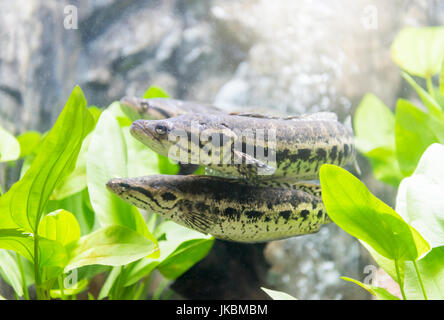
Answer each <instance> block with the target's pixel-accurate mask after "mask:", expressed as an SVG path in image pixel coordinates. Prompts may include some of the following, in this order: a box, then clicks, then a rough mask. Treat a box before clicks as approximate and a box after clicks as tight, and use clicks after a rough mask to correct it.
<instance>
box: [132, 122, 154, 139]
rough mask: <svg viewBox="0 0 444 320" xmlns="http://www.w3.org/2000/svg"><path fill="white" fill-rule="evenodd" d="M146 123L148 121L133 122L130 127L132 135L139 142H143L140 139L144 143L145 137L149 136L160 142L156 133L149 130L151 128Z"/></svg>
mask: <svg viewBox="0 0 444 320" xmlns="http://www.w3.org/2000/svg"><path fill="white" fill-rule="evenodd" d="M146 121H147V120H136V121H133V123H131V127H130V132H131V134H132V135H133V136H134V137H136V138H137V139H138V140H141V139H140V138H142V141H143V136H149V137H151V138H154V139H156V140H158V139H157V137H156V135H155V134H154V132H153V131H152V130H151V129H150V128H149V126H146V125H145V123H146Z"/></svg>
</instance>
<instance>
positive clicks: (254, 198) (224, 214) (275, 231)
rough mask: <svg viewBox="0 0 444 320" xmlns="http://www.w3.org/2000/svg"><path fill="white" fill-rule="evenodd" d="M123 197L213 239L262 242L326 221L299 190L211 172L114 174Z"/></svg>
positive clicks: (113, 183)
mask: <svg viewBox="0 0 444 320" xmlns="http://www.w3.org/2000/svg"><path fill="white" fill-rule="evenodd" d="M107 187H108V189H109V190H110V191H111V192H113V193H115V194H116V195H117V196H119V197H120V198H122V199H123V200H125V201H127V202H129V203H131V204H133V205H135V206H137V207H139V208H143V209H146V210H148V211H151V212H155V213H158V214H160V215H162V216H163V217H165V218H167V219H171V220H173V221H175V222H176V223H178V224H181V225H183V226H185V227H188V228H192V229H194V230H197V231H200V232H203V233H207V234H211V235H212V236H214V237H215V238H219V239H223V240H231V241H237V242H264V241H271V240H277V239H284V238H288V237H294V236H298V235H303V234H309V233H315V232H317V231H319V229H320V227H321V226H322V225H323V224H328V223H330V222H331V220H330V219H329V217H328V216H327V214H326V212H325V208H324V206H323V203H322V200H321V199H320V198H319V197H316V196H314V195H312V194H310V193H307V192H304V191H302V190H294V189H287V188H279V187H265V186H253V185H250V184H246V183H244V182H242V181H241V180H239V179H227V178H221V177H212V176H193V175H192V176H177V175H153V176H146V177H138V178H118V179H117V178H116V179H112V180H110V181H109V182H108V183H107Z"/></svg>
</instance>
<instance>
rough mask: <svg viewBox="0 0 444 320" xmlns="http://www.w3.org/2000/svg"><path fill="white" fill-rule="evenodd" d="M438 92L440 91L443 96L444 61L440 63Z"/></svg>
mask: <svg viewBox="0 0 444 320" xmlns="http://www.w3.org/2000/svg"><path fill="white" fill-rule="evenodd" d="M439 90H440V91H441V94H442V95H443V96H444V60H443V61H442V67H441V74H440V76H439ZM443 109H444V106H443Z"/></svg>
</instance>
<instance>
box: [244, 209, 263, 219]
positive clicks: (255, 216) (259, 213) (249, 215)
mask: <svg viewBox="0 0 444 320" xmlns="http://www.w3.org/2000/svg"><path fill="white" fill-rule="evenodd" d="M244 214H245V215H246V216H247V218H248V219H259V218H260V217H262V215H263V214H264V213H263V212H262V211H256V210H249V211H244Z"/></svg>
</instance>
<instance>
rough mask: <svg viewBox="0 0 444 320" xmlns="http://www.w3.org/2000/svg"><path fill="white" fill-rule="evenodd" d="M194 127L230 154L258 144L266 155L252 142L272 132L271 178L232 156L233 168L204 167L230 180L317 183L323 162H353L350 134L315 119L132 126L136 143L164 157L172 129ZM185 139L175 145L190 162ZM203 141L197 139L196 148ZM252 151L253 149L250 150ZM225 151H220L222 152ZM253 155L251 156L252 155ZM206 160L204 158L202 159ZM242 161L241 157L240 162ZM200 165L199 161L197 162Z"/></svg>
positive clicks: (189, 118) (226, 118) (188, 117)
mask: <svg viewBox="0 0 444 320" xmlns="http://www.w3.org/2000/svg"><path fill="white" fill-rule="evenodd" d="M196 124H198V130H199V132H203V131H210V132H215V133H218V134H220V141H224V139H225V140H226V141H230V143H229V144H227V146H226V147H225V148H227V149H229V150H228V152H229V153H230V152H231V153H233V150H232V147H233V142H235V141H240V143H241V144H242V151H243V152H244V153H245V152H246V150H249V148H250V150H256V149H255V148H257V147H258V146H260V147H263V148H265V150H266V151H265V154H267V152H269V150H268V145H267V144H266V143H265V145H263V144H262V145H260V144H259V143H257V141H256V140H255V139H256V138H255V136H256V133H257V132H258V131H261V130H262V131H263V130H270V129H274V130H275V132H276V148H275V152H276V163H275V164H271V166H275V168H276V170H275V171H274V173H273V174H272V175H258V173H257V172H258V171H257V169H258V168H257V167H256V166H255V165H254V164H246V163H245V162H244V164H239V165H236V164H234V162H233V161H234V158H235V156H236V155H233V154H232V162H231V164H227V165H225V164H211V163H210V164H208V163H205V166H206V167H208V168H211V169H213V170H216V171H219V172H222V173H224V174H226V175H228V176H232V177H241V178H245V179H246V180H248V181H254V182H256V181H258V180H262V179H275V178H282V177H285V178H290V179H294V180H311V179H317V176H318V173H319V170H320V167H321V166H322V164H325V163H329V164H335V165H338V166H344V165H345V164H347V163H349V162H351V161H352V160H354V157H355V146H354V137H353V134H352V132H351V130H348V129H346V128H345V126H344V125H342V124H341V123H340V122H338V121H334V120H330V119H317V118H316V117H313V118H310V117H307V118H303V119H297V118H295V119H291V120H282V119H274V118H273V119H269V118H259V117H251V116H239V115H224V114H218V115H212V114H185V115H182V116H178V117H174V118H169V119H165V120H138V121H135V122H133V125H132V126H131V133H132V134H133V136H134V137H136V138H137V139H138V140H140V141H141V142H143V143H144V144H145V145H147V146H148V147H150V148H151V149H153V150H154V151H156V152H158V153H160V154H163V155H165V156H168V152H169V150H170V148H171V147H172V146H173V145H176V146H178V145H179V144H178V143H176V141H169V140H168V134H169V133H171V132H175V130H179V129H180V130H184V131H186V132H187V134H188V137H191V129H190V128H195V127H196ZM159 127H163V128H166V132H165V134H159V133H158V130H156V128H159ZM248 130H250V132H252V133H253V134H252V136H251V137H249V136H238V132H248ZM190 140H191V139H189V140H188V141H185V144H184V145H180V146H179V147H180V148H181V149H183V150H185V151H186V152H188V153H189V161H190V160H191V157H192V156H193V153H192V150H193V148H192V145H191V144H192V141H190ZM206 143H208V141H207V140H205V141H203V140H199V141H198V144H199V145H198V146H196V148H194V150H200V148H201V147H202V145H204V144H206ZM251 148H252V149H251ZM227 149H225V150H222V153H224V152H226V151H227ZM254 154H255V153H253V155H254ZM203 159H204V160H205V161H208V159H205V158H203ZM244 160H245V159H244ZM199 161H200V164H201V165H203V164H204V163H203V162H202V158H200V159H199Z"/></svg>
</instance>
